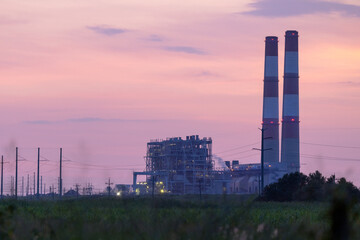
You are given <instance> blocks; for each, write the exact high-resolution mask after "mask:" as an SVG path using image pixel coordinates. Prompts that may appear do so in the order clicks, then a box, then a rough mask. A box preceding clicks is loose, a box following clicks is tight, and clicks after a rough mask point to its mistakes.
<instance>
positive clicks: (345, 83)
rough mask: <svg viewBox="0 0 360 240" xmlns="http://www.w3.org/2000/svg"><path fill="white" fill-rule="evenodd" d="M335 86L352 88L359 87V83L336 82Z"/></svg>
mask: <svg viewBox="0 0 360 240" xmlns="http://www.w3.org/2000/svg"><path fill="white" fill-rule="evenodd" d="M336 84H339V85H343V86H352V87H359V86H360V82H355V81H341V82H336Z"/></svg>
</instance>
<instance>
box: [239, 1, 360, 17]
mask: <svg viewBox="0 0 360 240" xmlns="http://www.w3.org/2000/svg"><path fill="white" fill-rule="evenodd" d="M249 6H250V7H251V8H253V10H250V11H248V12H242V13H241V14H248V15H254V16H264V17H291V16H299V15H307V14H317V13H333V12H336V13H340V14H343V15H345V16H353V17H360V6H356V5H350V4H344V3H335V2H328V1H323V0H257V1H255V2H253V3H250V4H249Z"/></svg>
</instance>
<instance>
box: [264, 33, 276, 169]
mask: <svg viewBox="0 0 360 240" xmlns="http://www.w3.org/2000/svg"><path fill="white" fill-rule="evenodd" d="M278 72H279V71H278V38H277V37H273V36H269V37H266V38H265V70H264V102H263V121H262V125H263V129H264V146H263V147H264V149H268V150H266V151H265V152H264V162H266V163H279V74H278Z"/></svg>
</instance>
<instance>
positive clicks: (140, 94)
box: [0, 0, 360, 191]
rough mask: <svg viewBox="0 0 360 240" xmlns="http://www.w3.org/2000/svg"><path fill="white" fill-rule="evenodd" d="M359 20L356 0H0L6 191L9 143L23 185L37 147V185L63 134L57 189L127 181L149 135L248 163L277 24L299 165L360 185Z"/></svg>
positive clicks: (49, 169) (0, 138)
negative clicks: (295, 61)
mask: <svg viewBox="0 0 360 240" xmlns="http://www.w3.org/2000/svg"><path fill="white" fill-rule="evenodd" d="M359 26H360V2H359V1H358V0H333V1H330V0H223V1H215V0H198V1H195V2H194V1H187V0H185V1H184V0H171V1H164V0H149V1H140V0H131V1H130V0H121V1H118V0H116V1H115V0H104V1H95V0H86V1H85V0H77V1H73V0H63V1H54V0H32V1H24V0H3V1H2V6H1V9H0V27H1V32H0V43H1V44H0V53H1V55H0V56H1V57H0V76H1V82H0V89H1V93H0V109H1V118H0V123H1V125H0V133H1V134H0V150H1V152H2V153H1V154H2V155H4V159H5V162H6V163H5V164H4V171H5V177H4V179H5V191H9V189H10V182H11V176H13V175H14V172H15V147H16V146H17V147H19V156H20V159H21V161H20V163H19V176H21V177H22V176H24V182H25V185H26V182H27V175H28V174H29V175H30V180H31V179H32V175H33V172H34V170H35V169H36V159H37V148H38V147H40V148H41V150H40V151H41V173H42V174H41V175H43V181H44V183H46V184H47V188H48V187H49V186H51V185H54V186H55V187H57V186H56V185H57V178H58V164H59V163H58V162H59V148H60V147H62V148H63V154H64V160H66V161H64V180H63V181H64V186H65V187H66V188H70V187H73V185H74V184H75V183H79V184H81V185H82V186H84V185H85V184H86V183H88V182H91V183H92V184H94V186H95V188H96V189H103V188H105V181H106V180H107V179H108V178H109V177H110V178H111V181H112V182H114V183H131V182H132V172H133V171H141V170H144V168H145V161H144V156H145V154H146V143H147V142H148V141H149V140H150V139H165V138H167V137H178V136H181V137H183V138H184V137H185V136H187V135H200V137H211V138H212V140H213V153H214V154H215V155H216V156H218V157H220V158H222V159H223V160H234V159H237V160H239V161H240V162H241V163H254V162H259V161H260V154H259V153H258V152H256V151H252V150H251V149H252V148H253V147H259V146H260V131H259V130H258V127H260V126H261V117H262V116H261V115H262V91H263V76H264V66H263V65H264V39H265V37H266V36H269V35H271V36H273V35H275V36H278V37H279V73H280V74H279V76H282V75H283V58H284V34H285V31H286V30H297V31H298V32H299V35H300V38H299V51H300V53H299V55H300V63H299V64H300V121H301V122H300V141H301V145H300V149H301V171H302V172H304V173H306V174H307V173H310V172H314V171H315V170H319V171H321V172H322V173H323V174H324V175H325V176H330V175H331V174H336V177H346V178H347V179H348V180H351V181H353V182H354V183H355V184H356V185H358V186H360V179H358V178H357V177H358V174H357V172H358V171H359V170H360V155H359V154H360V141H359V139H358V136H359V135H360V127H359V124H358V123H359V122H360V107H359V106H360V27H359ZM279 80H280V85H279V89H280V107H281V99H282V97H281V96H282V84H283V79H282V77H280V79H279ZM280 112H281V111H280ZM249 144H252V145H251V146H248V147H243V146H245V145H249ZM324 145H326V146H324ZM217 166H220V165H219V164H218V165H217ZM21 181H22V179H20V180H19V184H21V183H22V182H21ZM19 186H20V185H19ZM19 188H21V187H19Z"/></svg>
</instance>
